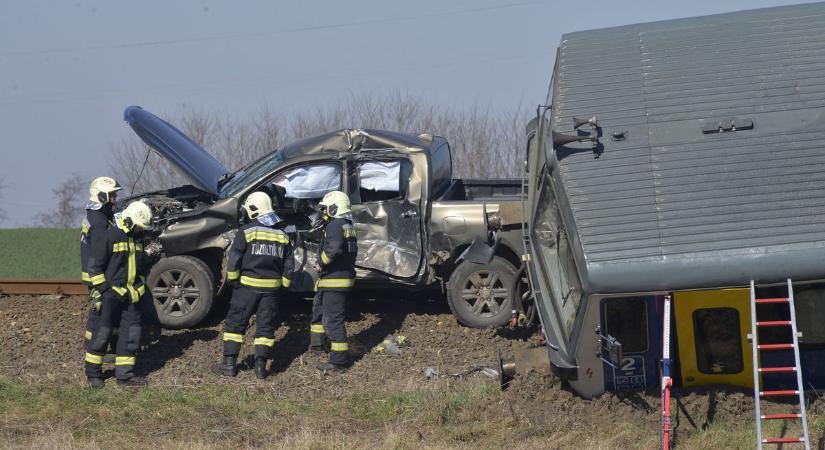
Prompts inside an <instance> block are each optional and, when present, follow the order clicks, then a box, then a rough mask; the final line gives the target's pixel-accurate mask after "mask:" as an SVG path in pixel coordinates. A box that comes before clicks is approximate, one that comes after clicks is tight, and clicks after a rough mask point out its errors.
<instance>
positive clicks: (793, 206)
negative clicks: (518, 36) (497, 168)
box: [551, 3, 825, 293]
mask: <svg viewBox="0 0 825 450" xmlns="http://www.w3.org/2000/svg"><path fill="white" fill-rule="evenodd" d="M557 65H558V71H557V73H556V75H555V84H554V91H553V112H552V116H551V122H552V126H553V129H554V130H556V131H558V132H562V133H568V134H570V133H573V126H572V125H573V122H572V118H573V117H574V116H575V117H590V116H591V115H592V114H596V116H597V119H598V124H599V126H600V127H601V134H602V138H601V143H602V145H603V153H602V154H601V156H600V157H599V158H598V159H596V158H594V157H593V153H592V152H591V151H590V147H589V144H570V145H567V146H565V147H562V148H560V149H559V150H557V152H556V155H557V158H558V173H559V177H560V179H561V181H562V183H561V189H562V191H563V192H562V193H561V195H563V196H564V197H565V198H566V199H567V201H568V203H569V208H568V209H567V210H566V211H564V213H565V214H567V216H568V220H572V221H573V222H574V223H575V227H571V229H572V231H571V233H572V234H573V235H572V236H571V238H572V241H573V242H574V243H577V244H578V245H577V246H578V254H577V256H578V262H579V267H580V270H581V271H582V274H581V275H582V278H583V281H584V284H585V288H586V289H587V290H588V291H590V292H592V293H599V292H602V293H608V292H631V291H651V290H656V289H662V290H675V289H694V288H705V287H723V286H736V285H743V284H747V283H748V281H749V280H751V279H755V280H757V281H760V282H770V281H778V280H782V279H784V278H786V277H791V278H794V279H800V280H802V279H808V280H810V279H822V278H825V248H823V247H825V144H823V142H825V141H823V139H825V116H824V115H823V112H825V75H823V74H825V3H816V4H807V5H796V6H787V7H778V8H768V9H758V10H751V11H743V12H736V13H729V14H719V15H712V16H705V17H696V18H689V19H680V20H670V21H664V22H655V23H647V24H639V25H630V26H622V27H617V28H609V29H601V30H593V31H583V32H576V33H570V34H566V35H564V36H563V37H562V43H561V47H560V49H559V55H558V61H557ZM731 120H734V121H735V123H736V124H738V125H739V126H740V127H741V125H742V124H746V123H747V121H749V120H750V121H752V123H753V124H754V126H753V129H750V130H743V129H739V130H737V131H728V132H722V133H707V134H706V133H704V132H703V128H715V124H717V123H719V122H722V123H723V124H728V123H730V121H731ZM582 129H587V128H586V127H584V128H582ZM615 132H623V133H624V134H625V136H626V139H625V140H623V141H616V140H614V139H613V138H612V135H613V133H615ZM568 223H570V222H568Z"/></svg>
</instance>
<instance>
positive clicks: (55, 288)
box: [0, 278, 89, 295]
mask: <svg viewBox="0 0 825 450" xmlns="http://www.w3.org/2000/svg"><path fill="white" fill-rule="evenodd" d="M88 293H89V290H88V289H87V288H86V286H85V285H83V283H81V282H80V280H75V279H55V280H35V279H28V278H0V294H6V295H39V294H62V295H87V294H88Z"/></svg>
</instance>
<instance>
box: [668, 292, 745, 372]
mask: <svg viewBox="0 0 825 450" xmlns="http://www.w3.org/2000/svg"><path fill="white" fill-rule="evenodd" d="M673 306H674V310H675V313H676V314H675V317H676V336H677V339H678V341H679V364H680V367H681V373H682V383H683V385H684V386H685V387H689V386H699V385H706V384H729V385H734V386H742V387H751V388H752V387H753V355H752V351H751V346H750V344H749V343H748V333H750V328H751V311H750V291H749V290H748V289H720V290H713V291H690V292H677V293H675V294H674V296H673Z"/></svg>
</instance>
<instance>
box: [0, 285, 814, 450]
mask: <svg viewBox="0 0 825 450" xmlns="http://www.w3.org/2000/svg"><path fill="white" fill-rule="evenodd" d="M86 302H87V300H86V299H85V298H83V297H58V296H39V297H32V296H19V297H0V378H2V377H6V378H12V379H15V380H20V381H22V382H26V383H38V384H43V383H46V384H49V383H52V384H59V385H67V384H68V385H72V384H74V385H81V384H82V383H83V382H84V376H83V370H82V360H83V349H82V333H83V328H84V321H85V314H86V307H87V306H86V305H87V304H86ZM310 307H311V302H310V301H308V300H298V299H296V300H289V301H285V302H284V303H283V304H282V307H281V312H280V314H279V322H280V325H279V326H278V328H277V332H276V344H275V359H274V360H273V365H272V370H273V373H272V375H271V376H270V377H269V378H268V379H267V380H266V381H263V382H261V381H258V380H256V379H255V377H254V375H253V373H252V371H251V370H249V367H248V365H250V363H251V359H249V358H247V360H246V364H245V365H246V367H243V369H245V370H242V371H241V373H240V374H239V376H238V378H237V379H227V378H222V377H218V376H215V375H213V374H211V373H209V367H210V365H211V364H213V363H215V362H217V361H218V360H219V358H220V352H221V341H220V333H221V326H222V316H223V315H225V308H223V309H221V308H218V310H217V311H216V312H215V313H213V314H212V316H210V318H209V319H208V320H207V323H206V324H204V325H203V326H202V327H200V328H197V329H193V330H179V331H172V330H164V331H163V332H162V334H161V335H160V336H159V337H157V338H156V339H155V341H154V342H153V343H152V345H151V346H150V347H149V348H148V349H147V350H145V351H144V352H142V353H141V354H140V355H139V363H138V365H139V372H142V374H144V375H145V376H146V377H147V378H148V380H149V381H150V383H152V384H153V385H162V386H198V385H203V384H227V383H231V384H240V385H246V386H249V387H251V388H261V387H265V388H266V389H267V390H273V391H276V392H279V393H282V394H283V395H284V396H285V397H289V398H302V399H313V398H318V397H323V398H325V399H330V398H347V397H348V396H352V395H353V394H358V393H369V394H383V393H393V392H399V391H410V390H415V389H427V388H428V386H429V387H432V386H433V385H434V383H435V381H433V380H432V379H428V378H427V377H426V376H425V375H424V370H425V369H426V368H428V367H431V368H433V369H435V370H436V371H437V372H438V373H440V374H457V373H462V372H472V373H471V374H470V375H467V376H459V377H455V378H448V380H454V382H455V383H461V382H463V381H462V380H474V381H473V382H478V381H479V380H487V381H488V382H490V383H497V380H495V379H492V378H487V377H486V375H484V374H483V373H481V372H479V371H475V372H473V369H475V368H479V367H490V368H494V367H495V353H496V350H497V349H499V348H500V349H501V351H502V352H503V353H504V354H505V355H507V354H512V353H513V352H516V351H518V350H520V349H526V348H529V347H534V346H535V345H536V343H537V342H538V339H537V334H536V333H535V331H536V330H516V331H510V330H506V329H500V330H494V329H484V330H481V329H472V328H467V327H463V326H460V325H458V324H457V323H456V321H455V319H454V318H453V316H452V315H451V314H450V312H449V309H448V308H447V306H446V304H445V303H444V302H443V301H442V300H440V299H427V298H426V296H418V298H409V297H401V298H399V297H391V296H389V295H386V296H383V297H381V298H378V299H357V300H353V301H350V303H349V306H348V325H347V326H348V332H349V335H350V347H351V351H352V353H353V355H354V358H355V364H354V366H353V367H352V368H351V369H350V370H349V371H348V372H346V373H344V374H336V375H334V376H322V375H321V374H319V373H318V371H317V370H316V369H315V368H314V366H315V363H317V362H319V361H320V359H318V358H315V359H306V360H305V359H304V357H303V355H304V351H305V349H306V348H307V346H308V344H309V333H308V322H309V313H310ZM252 328H253V327H250V331H248V332H247V336H246V342H247V343H251V341H252V333H253V329H252ZM387 334H400V335H403V336H405V337H406V340H407V345H406V346H405V347H403V353H402V354H401V355H387V354H378V353H375V352H371V351H370V350H371V349H372V348H373V347H374V346H375V345H377V344H379V343H380V342H381V341H382V340H383V338H384V336H386V335H387ZM251 350H252V348H251V346H249V345H246V346H245V347H244V349H243V350H242V356H243V355H248V354H249V353H250V352H251ZM443 380H445V378H441V381H443ZM674 398H675V401H674V403H673V411H674V412H673V417H674V426H675V430H676V433H675V439H676V442H677V443H678V442H679V440H690V442H693V444H690V445H688V447H693V446H694V445H702V444H701V439H700V440H699V441H696V436H695V435H696V434H697V433H701V432H702V431H703V430H706V429H708V427H712V426H713V424H714V421H719V420H722V421H723V422H724V423H725V424H727V425H726V426H733V427H739V426H741V427H748V428H750V429H752V427H753V422H752V417H753V399H752V395H751V394H750V393H748V392H744V391H738V390H735V389H726V388H718V389H705V390H693V391H690V392H681V391H677V392H676V393H675V396H674ZM659 407H660V406H659V393H658V391H657V390H656V389H653V390H650V391H648V392H637V393H626V394H607V395H603V396H602V397H599V398H597V399H594V400H584V399H581V398H580V397H577V396H576V395H575V394H574V393H573V392H572V391H571V390H570V389H568V388H566V387H565V386H564V385H563V383H561V382H560V381H559V379H558V378H556V377H555V376H553V375H551V374H550V373H549V372H548V371H547V370H546V369H537V370H531V371H529V372H527V373H526V374H520V375H519V376H517V378H516V379H515V380H513V382H511V383H510V385H509V387H508V388H507V389H506V390H505V391H503V392H501V393H500V394H498V395H495V396H493V397H492V398H490V399H489V400H488V401H486V402H484V403H483V404H482V405H481V409H482V411H474V413H475V414H483V415H484V416H485V417H492V418H501V420H502V421H504V422H506V423H508V424H509V423H511V424H513V426H514V427H519V429H520V430H523V432H524V433H530V432H535V433H538V434H541V435H547V434H548V433H561V434H560V435H562V436H564V435H565V433H567V432H568V431H569V432H570V436H571V437H570V441H569V442H566V441H564V440H561V441H558V442H556V443H555V444H554V446H555V448H569V447H570V446H575V443H576V436H581V435H582V433H585V434H586V433H589V432H590V430H593V429H598V430H600V432H601V433H613V432H614V429H615V433H619V434H621V433H623V432H626V433H627V438H626V439H625V440H622V439H621V438H619V439H618V441H616V440H614V444H615V443H616V442H618V443H619V444H620V445H623V446H625V447H628V448H646V447H651V446H652V445H651V444H652V443H655V442H657V441H656V437H657V436H658V433H659ZM809 409H810V411H809V412H810V413H811V414H813V415H815V416H818V417H821V416H822V415H823V413H825V402H824V401H822V400H818V401H815V402H813V404H812V405H811V406H810V407H809ZM530 430H533V431H530ZM574 430H575V431H574ZM622 430H625V431H622ZM627 430H635V431H627ZM640 433H641V434H642V435H644V436H647V437H648V439H647V440H646V441H645V442H643V443H642V442H639V441H638V436H639V435H640ZM812 434H813V437H814V438H815V439H816V440H814V442H817V440H820V441H821V440H822V437H821V430H818V429H816V430H813V433H812ZM696 442H699V444H697V443H696ZM504 444H505V443H496V444H495V445H491V447H498V446H500V445H504ZM711 446H712V444H711Z"/></svg>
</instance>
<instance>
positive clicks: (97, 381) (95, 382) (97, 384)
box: [89, 378, 104, 389]
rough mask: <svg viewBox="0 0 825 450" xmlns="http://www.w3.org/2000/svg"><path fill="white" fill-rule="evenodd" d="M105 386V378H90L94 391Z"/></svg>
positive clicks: (90, 385)
mask: <svg viewBox="0 0 825 450" xmlns="http://www.w3.org/2000/svg"><path fill="white" fill-rule="evenodd" d="M103 385H104V384H103V378H89V387H91V388H92V389H100V388H102V387H103Z"/></svg>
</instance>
